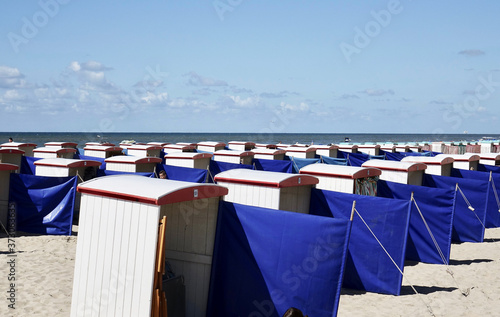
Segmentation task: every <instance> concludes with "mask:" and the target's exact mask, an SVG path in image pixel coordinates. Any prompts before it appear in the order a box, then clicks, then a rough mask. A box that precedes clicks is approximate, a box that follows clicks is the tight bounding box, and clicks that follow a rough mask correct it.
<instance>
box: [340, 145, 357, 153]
mask: <svg viewBox="0 0 500 317" xmlns="http://www.w3.org/2000/svg"><path fill="white" fill-rule="evenodd" d="M338 146H339V151H342V152H347V153H359V151H358V145H357V144H347V143H340V144H339V145H338Z"/></svg>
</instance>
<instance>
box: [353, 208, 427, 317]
mask: <svg viewBox="0 0 500 317" xmlns="http://www.w3.org/2000/svg"><path fill="white" fill-rule="evenodd" d="M353 209H354V211H355V212H356V214H357V215H358V216H359V218H360V219H361V221H363V223H364V224H365V226H366V228H368V231H370V233H371V234H372V236H373V237H374V238H375V240H377V242H378V244H379V245H380V247H381V248H382V250H384V252H385V254H386V255H387V256H388V257H389V259H390V260H391V262H392V264H394V266H395V267H396V269H397V270H398V271H399V273H400V274H401V276H403V278H405V279H406V281H408V283H409V284H410V286H411V288H412V289H413V291H414V292H415V294H417V295H418V298H420V300H421V301H422V303H424V305H425V306H426V307H427V310H428V311H429V313H430V314H431V316H436V315H434V312H433V311H432V308H431V307H430V306H429V304H427V303H426V302H425V301H424V299H423V298H422V297H421V295H420V293H419V292H418V291H417V289H416V288H415V286H413V284H412V283H411V282H410V280H409V279H408V278H407V277H406V276H405V275H404V273H403V271H401V269H400V268H399V266H398V265H397V264H396V262H395V261H394V259H393V258H392V256H391V255H390V254H389V252H387V250H386V248H385V247H384V246H383V245H382V242H380V240H379V239H378V238H377V236H376V235H375V233H374V232H373V231H372V229H371V228H370V226H368V224H367V223H366V221H365V220H364V219H363V217H361V215H360V213H359V211H358V210H357V209H356V207H355V206H354V205H353Z"/></svg>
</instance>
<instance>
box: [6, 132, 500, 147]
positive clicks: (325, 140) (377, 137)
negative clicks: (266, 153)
mask: <svg viewBox="0 0 500 317" xmlns="http://www.w3.org/2000/svg"><path fill="white" fill-rule="evenodd" d="M485 137H487V138H493V139H500V134H393V133H269V134H263V133H145V132H116V133H102V134H96V133H87V132H12V133H9V132H0V144H2V143H4V142H8V140H9V138H12V139H13V140H14V142H24V143H35V144H36V145H37V146H38V147H41V146H43V145H44V144H45V143H46V142H75V143H78V147H79V148H83V147H84V146H85V143H87V142H110V143H113V144H115V145H119V144H120V143H121V142H122V141H125V140H132V141H136V142H144V143H147V142H169V143H177V142H190V143H197V142H201V141H217V142H224V143H226V144H227V143H228V142H230V141H251V142H255V143H267V144H276V143H284V144H294V143H301V144H332V143H333V144H338V143H340V142H344V140H345V138H349V139H350V141H351V142H353V143H365V142H388V143H389V142H394V143H407V142H419V143H421V142H435V141H444V142H460V141H478V140H480V139H481V138H485Z"/></svg>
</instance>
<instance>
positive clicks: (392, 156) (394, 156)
mask: <svg viewBox="0 0 500 317" xmlns="http://www.w3.org/2000/svg"><path fill="white" fill-rule="evenodd" d="M380 153H381V154H383V155H385V159H386V160H390V161H401V160H402V159H403V158H404V157H405V156H404V155H402V154H401V153H399V152H396V153H392V152H387V151H384V150H380Z"/></svg>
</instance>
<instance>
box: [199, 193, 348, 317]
mask: <svg viewBox="0 0 500 317" xmlns="http://www.w3.org/2000/svg"><path fill="white" fill-rule="evenodd" d="M350 228H351V222H350V221H348V220H345V219H331V218H325V217H315V216H311V215H307V214H300V213H294V212H287V211H281V210H271V209H267V208H260V207H252V206H245V205H240V204H234V203H228V202H224V201H222V202H221V203H220V208H219V216H218V219H217V231H216V237H215V245H214V254H213V261H212V272H211V279H210V281H211V282H210V291H209V300H208V305H207V306H208V307H207V316H209V317H219V316H269V317H280V316H282V315H283V314H284V312H285V311H286V310H287V309H288V308H290V307H297V308H299V309H300V310H302V311H303V312H304V313H305V314H307V315H309V316H315V317H332V316H336V314H337V309H338V304H339V296H340V288H341V284H342V274H343V270H344V264H345V260H346V253H347V246H348V243H349V232H350Z"/></svg>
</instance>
